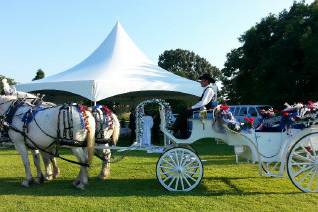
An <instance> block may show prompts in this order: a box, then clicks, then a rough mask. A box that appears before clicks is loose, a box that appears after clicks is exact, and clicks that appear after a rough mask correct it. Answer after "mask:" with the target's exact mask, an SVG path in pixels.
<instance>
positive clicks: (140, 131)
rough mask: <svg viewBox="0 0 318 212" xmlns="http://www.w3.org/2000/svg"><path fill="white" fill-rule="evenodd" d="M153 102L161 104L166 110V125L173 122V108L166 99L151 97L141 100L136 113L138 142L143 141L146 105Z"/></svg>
mask: <svg viewBox="0 0 318 212" xmlns="http://www.w3.org/2000/svg"><path fill="white" fill-rule="evenodd" d="M151 103H157V104H159V105H160V107H161V109H163V110H164V112H165V119H166V125H167V126H170V125H172V124H173V121H172V120H173V115H172V110H171V107H170V105H169V103H167V102H166V101H164V100H162V99H149V100H145V101H143V102H141V103H140V104H139V105H138V106H137V107H136V110H135V115H136V142H137V143H141V140H142V137H143V133H144V132H143V127H142V126H143V124H144V123H143V119H142V117H143V116H144V115H145V110H144V106H145V105H147V104H151ZM167 126H165V127H167Z"/></svg>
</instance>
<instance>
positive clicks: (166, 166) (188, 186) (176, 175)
mask: <svg viewBox="0 0 318 212" xmlns="http://www.w3.org/2000/svg"><path fill="white" fill-rule="evenodd" d="M202 177H203V166H202V162H201V160H200V158H199V157H198V155H197V154H196V153H194V152H193V151H191V150H189V149H187V148H183V147H176V148H172V149H170V150H168V151H166V152H164V153H163V154H162V155H161V157H160V158H159V160H158V162H157V179H158V181H159V182H160V184H161V185H162V186H163V187H164V188H165V189H167V190H169V191H191V190H192V189H194V188H195V187H197V186H198V185H199V183H200V181H201V179H202Z"/></svg>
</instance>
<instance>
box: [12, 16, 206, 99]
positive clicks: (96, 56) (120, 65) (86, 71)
mask: <svg viewBox="0 0 318 212" xmlns="http://www.w3.org/2000/svg"><path fill="white" fill-rule="evenodd" d="M17 89H18V90H22V91H26V92H30V91H41V90H61V91H66V92H71V93H74V94H77V95H80V96H82V97H84V98H87V99H89V100H91V101H94V102H97V101H99V100H102V99H105V98H109V97H112V96H115V95H119V94H124V93H129V92H138V91H174V92H180V93H185V94H191V95H194V96H199V95H200V94H201V92H202V90H201V88H200V85H199V83H197V82H195V81H192V80H188V79H185V78H183V77H179V76H177V75H175V74H173V73H171V72H168V71H166V70H164V69H162V68H160V67H158V66H157V65H156V64H155V63H154V62H152V61H151V60H149V59H148V57H147V56H146V55H145V54H144V53H143V52H141V51H140V50H139V49H138V47H137V46H136V45H135V44H134V42H133V41H132V39H131V38H130V37H129V36H128V34H127V33H126V32H125V30H124V29H123V27H122V26H121V25H120V23H119V22H117V23H116V25H115V26H114V28H113V29H112V31H111V32H110V34H109V35H108V36H107V38H106V39H105V40H104V41H103V43H102V44H101V45H100V46H99V47H98V48H97V49H96V50H95V51H94V52H93V53H92V54H91V55H90V56H88V57H87V58H86V59H85V60H84V61H82V62H81V63H79V64H77V65H75V66H74V67H72V68H70V69H68V70H66V71H64V72H61V73H58V74H56V75H52V76H49V77H46V78H44V79H41V80H36V81H32V82H30V83H25V84H19V85H17Z"/></svg>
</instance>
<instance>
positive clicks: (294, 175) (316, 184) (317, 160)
mask: <svg viewBox="0 0 318 212" xmlns="http://www.w3.org/2000/svg"><path fill="white" fill-rule="evenodd" d="M287 173H288V176H289V178H290V180H291V181H292V182H293V184H294V185H295V186H296V187H297V188H298V189H300V190H301V191H303V192H318V133H314V134H309V135H306V136H305V137H303V138H302V139H300V140H299V141H297V142H296V143H295V144H294V145H293V147H292V148H291V150H290V152H289V154H288V160H287Z"/></svg>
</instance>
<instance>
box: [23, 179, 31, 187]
mask: <svg viewBox="0 0 318 212" xmlns="http://www.w3.org/2000/svg"><path fill="white" fill-rule="evenodd" d="M31 182H32V180H23V181H22V183H21V185H22V186H23V187H26V188H28V187H30V184H31Z"/></svg>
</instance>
